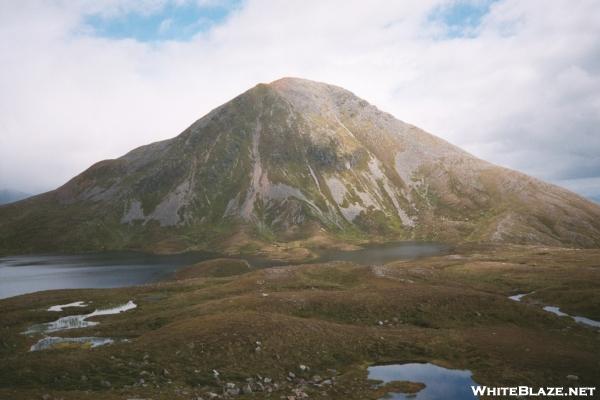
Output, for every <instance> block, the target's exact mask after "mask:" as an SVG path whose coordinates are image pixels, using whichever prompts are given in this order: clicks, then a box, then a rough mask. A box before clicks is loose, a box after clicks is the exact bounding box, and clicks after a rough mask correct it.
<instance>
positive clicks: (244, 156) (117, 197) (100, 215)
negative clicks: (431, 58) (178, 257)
mask: <svg viewBox="0 0 600 400" xmlns="http://www.w3.org/2000/svg"><path fill="white" fill-rule="evenodd" d="M369 239H378V240H388V239H389V240H391V239H427V240H441V241H452V242H456V241H494V242H511V243H537V244H548V245H568V246H581V247H600V206H598V205H596V204H594V203H592V202H589V201H587V200H585V199H583V198H581V197H579V196H577V195H575V194H573V193H571V192H569V191H567V190H564V189H561V188H559V187H556V186H553V185H550V184H547V183H544V182H541V181H539V180H536V179H534V178H531V177H528V176H526V175H523V174H521V173H518V172H515V171H511V170H508V169H504V168H500V167H497V166H494V165H492V164H490V163H487V162H485V161H482V160H479V159H477V158H475V157H473V156H472V155H470V154H468V153H466V152H464V151H462V150H461V149H459V148H457V147H455V146H453V145H451V144H449V143H447V142H445V141H444V140H442V139H439V138H437V137H435V136H433V135H430V134H428V133H426V132H424V131H422V130H420V129H418V128H416V127H414V126H412V125H409V124H406V123H404V122H401V121H399V120H397V119H395V118H394V117H392V116H391V115H389V114H387V113H384V112H382V111H380V110H378V109H377V108H376V107H374V106H372V105H370V104H368V103H367V102H366V101H364V100H362V99H360V98H358V97H356V96H355V95H353V94H352V93H350V92H349V91H347V90H344V89H342V88H339V87H335V86H331V85H326V84H323V83H317V82H312V81H307V80H302V79H295V78H284V79H281V80H278V81H275V82H273V83H271V84H259V85H257V86H255V87H254V88H252V89H250V90H248V91H247V92H245V93H243V94H241V95H240V96H238V97H236V98H235V99H233V100H231V101H230V102H228V103H226V104H224V105H222V106H221V107H219V108H217V109H215V110H213V111H212V112H210V113H209V114H207V115H206V116H204V117H203V118H201V119H200V120H198V121H196V122H195V123H194V124H193V125H191V126H190V127H189V128H188V129H186V130H185V131H184V132H183V133H181V134H180V135H179V136H177V137H175V138H173V139H170V140H165V141H162V142H157V143H153V144H150V145H147V146H142V147H140V148H137V149H135V150H133V151H131V152H129V153H128V154H126V155H125V156H123V157H121V158H119V159H116V160H105V161H101V162H99V163H97V164H95V165H93V166H92V167H90V168H89V169H88V170H87V171H85V172H83V173H82V174H80V175H78V176H77V177H75V178H73V179H72V180H71V181H69V182H68V183H66V184H65V185H64V186H62V187H60V188H58V189H57V190H54V191H52V192H48V193H45V194H42V195H39V196H36V197H33V198H30V199H26V200H24V201H21V202H17V203H14V204H9V205H6V206H3V207H0V251H1V252H3V253H15V252H32V251H61V250H62V251H80V250H103V249H123V248H137V249H145V250H154V251H181V250H186V249H195V248H207V247H210V248H212V249H215V248H216V249H221V250H229V251H255V250H258V249H260V248H264V247H265V246H272V245H273V243H275V244H277V243H279V244H283V243H290V242H293V243H294V246H302V245H317V244H318V245H333V244H336V243H338V244H339V243H344V242H353V241H356V240H369Z"/></svg>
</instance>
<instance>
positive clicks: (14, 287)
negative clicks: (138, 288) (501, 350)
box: [0, 242, 448, 299]
mask: <svg viewBox="0 0 600 400" xmlns="http://www.w3.org/2000/svg"><path fill="white" fill-rule="evenodd" d="M447 251H448V247H447V246H444V245H441V244H436V243H417V242H402V243H395V244H391V245H390V244H388V245H382V246H371V247H368V248H365V249H361V250H355V251H341V250H326V251H323V252H321V254H320V256H319V259H318V260H317V261H334V260H344V261H354V262H356V263H359V264H381V263H384V262H390V261H394V260H399V259H410V258H416V257H423V256H428V255H436V254H443V253H445V252H447ZM221 256H222V255H220V254H217V253H207V252H190V253H184V254H172V255H156V254H146V253H136V252H106V253H89V254H79V255H24V256H9V257H2V258H0V299H2V298H6V297H11V296H17V295H19V294H25V293H32V292H37V291H40V290H50V289H76V288H111V287H123V286H133V285H140V284H144V283H150V282H156V281H159V280H162V279H165V278H168V277H169V276H171V275H172V274H173V273H174V272H175V271H176V270H177V269H179V268H181V267H184V266H187V265H191V264H194V263H197V262H200V261H204V260H209V259H213V258H217V257H221ZM245 258H246V259H247V260H248V261H249V262H250V264H251V265H252V266H253V267H257V268H265V267H270V266H275V265H282V263H281V262H280V261H279V262H277V261H273V260H269V259H265V258H259V257H245Z"/></svg>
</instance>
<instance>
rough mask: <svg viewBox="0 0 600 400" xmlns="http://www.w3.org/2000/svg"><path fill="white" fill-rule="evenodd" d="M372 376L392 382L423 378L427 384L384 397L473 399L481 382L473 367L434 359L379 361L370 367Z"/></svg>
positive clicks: (425, 399)
mask: <svg viewBox="0 0 600 400" xmlns="http://www.w3.org/2000/svg"><path fill="white" fill-rule="evenodd" d="M368 372H369V379H373V380H378V381H383V383H388V382H392V381H408V382H420V383H424V384H425V388H424V389H423V390H421V391H419V392H417V393H414V394H403V393H390V394H389V395H388V396H386V397H384V399H393V400H400V399H418V400H473V399H477V397H476V396H475V395H473V391H472V389H471V386H478V384H477V383H476V382H475V381H474V380H473V378H472V377H471V375H472V374H471V371H469V370H458V369H448V368H443V367H440V366H437V365H435V364H431V363H408V364H388V365H375V366H371V367H369V368H368Z"/></svg>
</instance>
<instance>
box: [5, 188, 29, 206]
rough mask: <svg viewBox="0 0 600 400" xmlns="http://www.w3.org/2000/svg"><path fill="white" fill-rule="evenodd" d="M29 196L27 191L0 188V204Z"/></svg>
mask: <svg viewBox="0 0 600 400" xmlns="http://www.w3.org/2000/svg"><path fill="white" fill-rule="evenodd" d="M29 196H31V195H30V194H28V193H24V192H18V191H15V190H9V189H0V204H7V203H12V202H14V201H18V200H22V199H24V198H27V197H29Z"/></svg>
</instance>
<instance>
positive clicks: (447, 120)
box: [0, 0, 600, 194]
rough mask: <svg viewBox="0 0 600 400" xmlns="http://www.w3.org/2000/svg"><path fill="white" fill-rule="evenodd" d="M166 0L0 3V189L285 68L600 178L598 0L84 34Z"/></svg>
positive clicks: (245, 13)
mask: <svg viewBox="0 0 600 400" xmlns="http://www.w3.org/2000/svg"><path fill="white" fill-rule="evenodd" d="M165 1H167V0H164V1H162V0H154V1H153V0H146V1H144V2H131V1H124V0H111V1H106V2H96V1H94V2H92V1H90V2H79V3H77V2H70V1H64V2H43V1H39V2H38V1H25V2H2V3H1V4H0V63H1V64H2V66H3V68H2V70H1V72H0V88H1V90H0V187H2V186H7V187H11V188H14V189H21V190H26V191H32V190H34V191H35V190H40V189H49V188H52V187H55V186H57V185H59V184H61V183H63V182H65V181H66V180H67V179H68V178H70V177H72V176H74V175H75V174H77V173H79V172H80V171H81V170H83V169H85V168H86V167H87V166H89V165H90V164H92V163H93V162H95V161H97V160H100V159H103V158H114V157H118V156H120V155H121V154H123V153H125V152H126V151H128V150H130V149H132V148H134V147H136V146H139V145H142V144H145V143H148V142H151V141H155V140H159V139H164V138H168V137H172V136H175V135H176V134H178V133H179V132H180V131H181V130H183V129H184V128H185V127H186V126H187V125H189V124H190V123H191V122H193V121H194V120H195V119H197V118H199V117H200V116H202V115H203V114H205V113H206V112H207V111H209V110H210V109H211V108H213V107H216V106H217V105H219V104H221V103H223V102H225V101H227V100H228V99H230V98H231V97H233V96H235V95H237V94H238V93H240V92H242V91H244V90H245V89H247V88H249V87H251V86H253V85H254V84H256V83H257V82H268V81H272V80H274V79H277V78H279V77H281V76H302V77H306V78H309V79H316V80H321V81H325V82H330V83H334V84H338V85H340V86H343V87H346V88H348V89H350V90H352V91H354V92H355V93H356V94H358V95H360V96H361V97H363V98H365V99H367V100H368V101H370V102H372V103H374V104H376V105H378V106H379V107H380V108H382V109H384V110H385V111H389V112H391V113H392V114H394V115H395V116H396V117H398V118H400V119H402V120H405V121H407V122H411V123H414V124H415V125H418V126H421V127H422V128H425V129H427V130H429V131H430V132H432V133H434V134H437V135H439V136H442V137H444V138H446V139H448V140H450V141H451V142H453V143H455V144H458V145H460V146H463V147H465V148H466V149H468V150H470V151H472V152H474V153H475V154H476V155H479V156H481V157H483V158H486V159H488V160H490V161H494V162H497V163H500V164H502V165H505V166H509V167H512V168H517V169H521V170H524V171H525V172H528V173H531V174H534V175H536V176H538V177H541V178H544V179H549V180H554V181H557V182H558V181H561V182H564V180H567V179H568V180H572V179H578V178H581V177H586V178H594V177H599V176H600V158H599V156H598V155H599V154H600V132H598V129H599V128H598V127H600V90H599V89H600V42H599V41H598V40H597V38H598V37H600V3H598V2H595V1H578V2H570V1H561V0H557V1H552V2H547V1H541V0H537V1H536V0H532V1H527V2H523V1H517V0H503V1H498V2H496V3H494V4H493V5H492V6H491V9H490V12H489V14H488V15H486V16H485V18H484V19H483V20H482V24H481V25H480V26H479V27H478V28H476V29H475V30H474V31H469V32H470V34H471V35H474V37H469V38H454V39H450V38H444V37H443V32H444V26H443V25H441V24H440V22H439V21H437V20H436V21H434V22H432V21H431V20H430V19H429V18H428V17H429V15H430V13H431V12H432V10H434V9H436V7H440V6H443V5H445V4H447V3H448V2H445V1H443V0H439V1H438V0H428V1H420V0H419V1H403V2H389V1H383V0H381V1H373V2H369V3H368V5H365V3H364V2H362V1H360V2H359V1H327V2H322V1H286V2H273V1H266V0H248V1H246V2H245V3H244V4H243V6H242V7H241V8H240V9H239V10H236V11H234V12H233V14H232V15H231V16H230V18H229V19H228V20H227V21H226V22H225V23H224V24H222V25H218V26H215V27H213V28H212V29H211V30H209V31H207V32H204V33H200V34H198V35H197V36H196V37H194V38H193V39H192V40H190V41H186V42H172V41H171V42H161V43H139V42H136V41H134V40H113V39H105V38H98V37H93V36H91V35H90V34H86V32H89V30H88V31H86V29H85V26H84V18H83V17H84V16H85V15H88V14H90V13H100V14H102V15H107V16H110V15H115V14H116V13H125V12H160V9H161V7H164V4H166V3H165ZM177 1H185V0H177ZM448 1H449V2H451V0H448ZM74 4H75V6H74ZM157 10H158V11H157ZM541 10H543V12H541ZM590 182H592V183H591V184H590V185H591V188H590V187H588V186H589V185H588V186H586V189H585V190H586V193H585V194H600V187H599V186H597V185H596V183H593V182H597V181H594V180H592V181H590ZM595 185H596V186H595ZM575 189H577V188H575Z"/></svg>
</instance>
